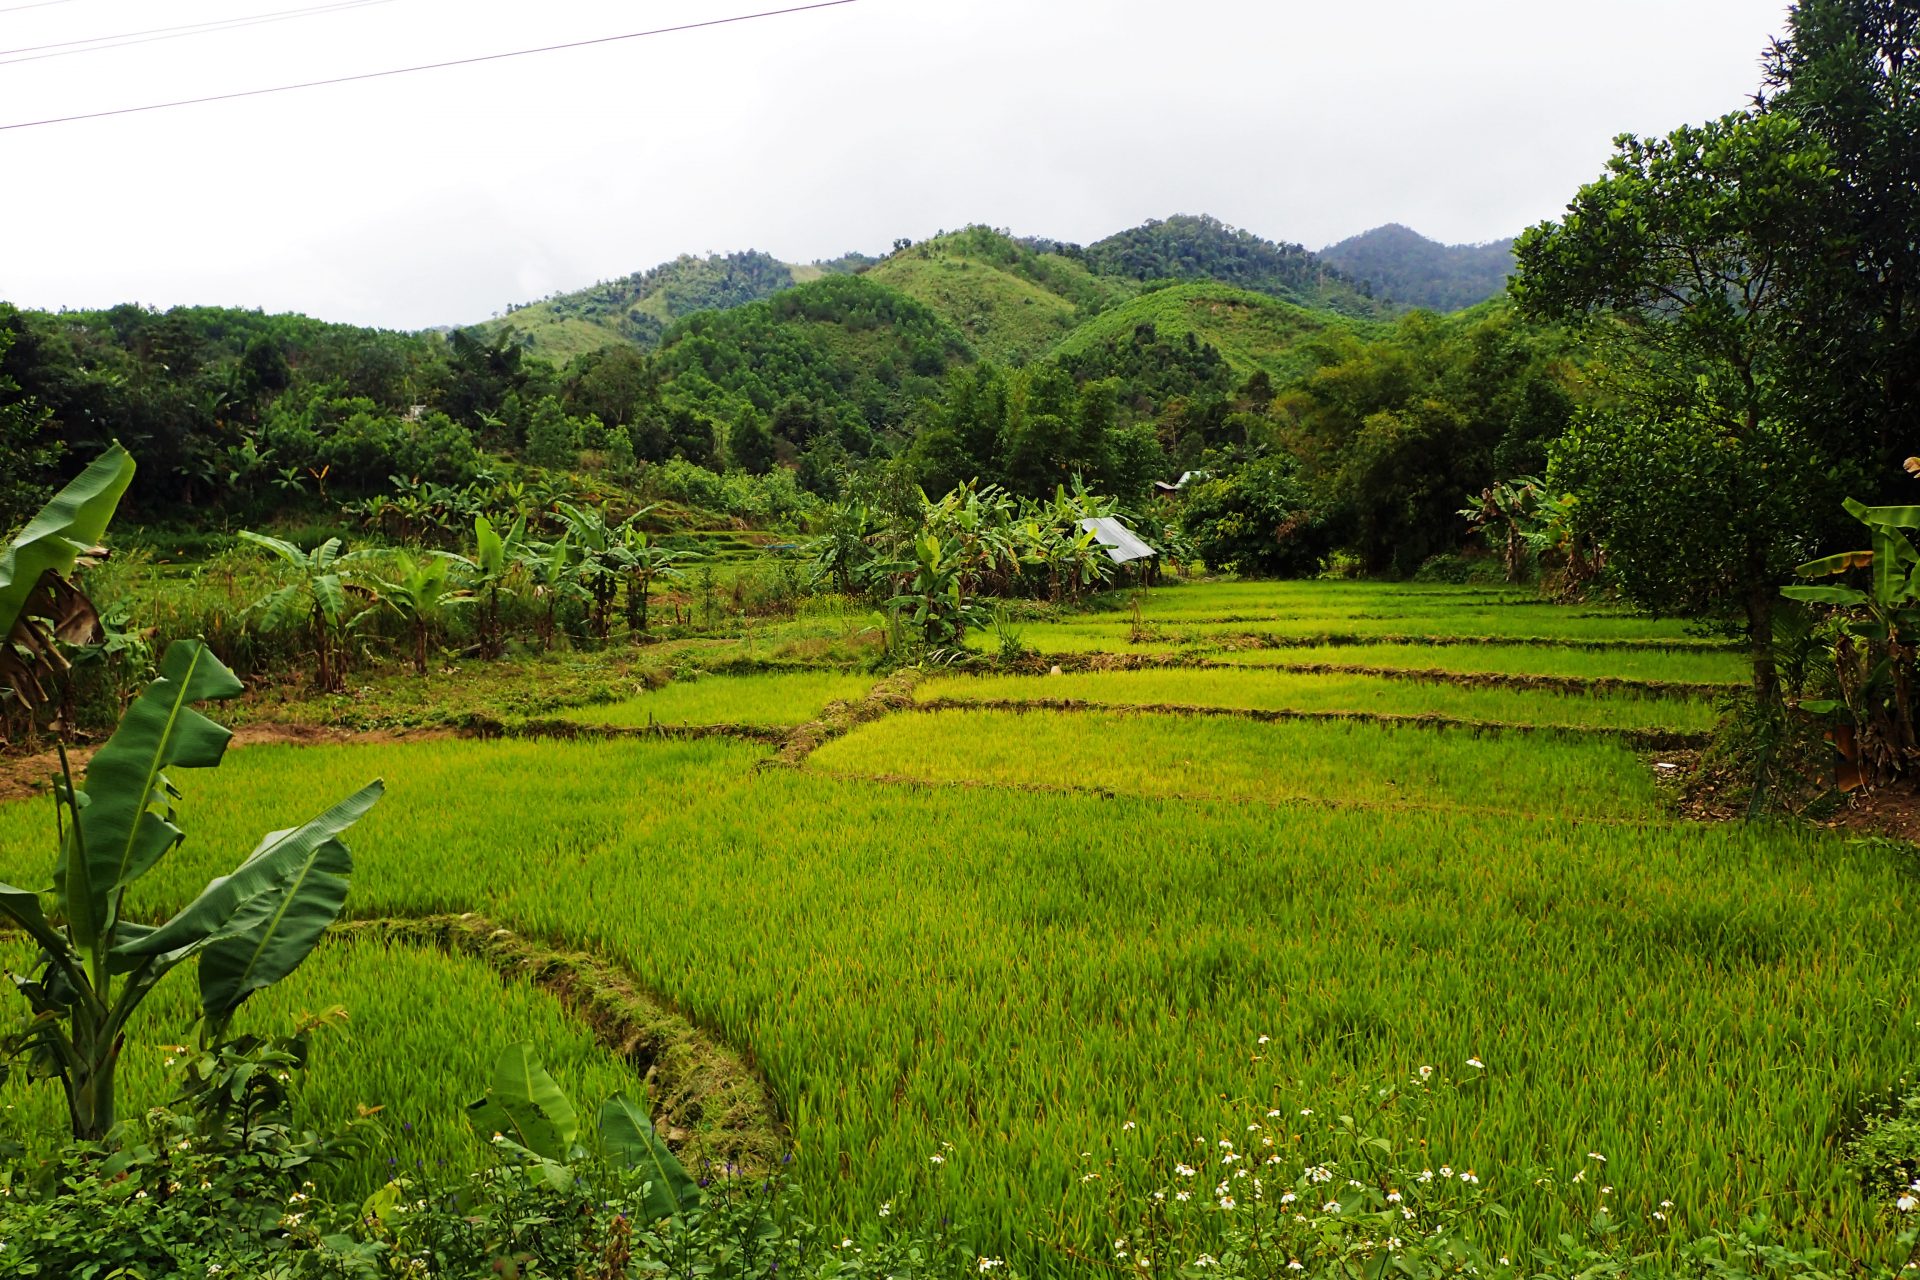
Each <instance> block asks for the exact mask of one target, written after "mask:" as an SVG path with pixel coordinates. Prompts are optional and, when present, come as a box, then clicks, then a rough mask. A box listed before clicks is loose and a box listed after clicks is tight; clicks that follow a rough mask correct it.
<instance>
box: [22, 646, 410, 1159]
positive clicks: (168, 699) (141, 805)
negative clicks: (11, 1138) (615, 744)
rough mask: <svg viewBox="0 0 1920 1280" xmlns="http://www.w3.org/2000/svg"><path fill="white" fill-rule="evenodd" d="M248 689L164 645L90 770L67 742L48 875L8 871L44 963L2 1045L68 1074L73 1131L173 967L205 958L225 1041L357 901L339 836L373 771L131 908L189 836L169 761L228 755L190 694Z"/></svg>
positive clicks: (209, 1034) (206, 1003)
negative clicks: (152, 903) (160, 915)
mask: <svg viewBox="0 0 1920 1280" xmlns="http://www.w3.org/2000/svg"><path fill="white" fill-rule="evenodd" d="M240 689H241V685H240V681H239V680H238V679H236V678H235V677H234V674H233V673H232V672H231V671H229V670H228V669H227V668H226V667H225V666H224V665H222V664H221V662H220V660H219V659H218V658H216V657H215V656H214V655H213V653H212V651H211V650H209V649H208V648H207V647H206V646H205V645H204V644H202V643H200V642H199V641H197V640H176V641H175V642H174V643H173V644H171V645H169V646H168V647H167V651H166V654H165V656H164V657H162V659H161V662H160V674H159V677H158V678H157V679H156V680H154V682H153V683H152V684H150V685H149V686H148V687H147V688H146V689H145V690H144V691H143V692H142V693H141V695H140V696H139V698H137V699H136V700H135V701H134V703H133V705H132V706H130V707H129V708H128V709H127V712H126V714H125V715H124V716H122V717H121V720H120V725H119V727H118V728H117V729H116V730H115V731H114V733H113V736H112V737H111V738H109V739H108V740H107V743H106V745H104V746H103V747H101V748H100V750H99V751H98V752H96V753H95V754H94V756H93V759H92V760H91V761H90V762H89V763H88V765H87V769H86V775H85V778H84V780H83V781H81V782H79V783H76V782H75V780H74V776H73V773H72V770H71V767H70V766H69V765H68V764H67V761H66V753H65V750H64V748H63V749H62V751H61V753H60V756H61V772H60V775H59V777H58V779H57V780H56V786H55V796H56V800H57V805H58V807H57V810H56V812H57V813H58V815H59V841H60V851H59V856H58V858H57V860H56V863H55V866H54V868H53V875H52V888H51V889H50V890H49V891H46V892H42V891H38V890H34V889H25V888H17V887H15V886H13V885H8V884H0V914H4V915H5V916H6V917H7V918H8V919H9V920H11V921H12V923H13V924H14V925H15V926H17V927H18V928H19V929H20V930H21V931H22V932H24V933H25V934H26V935H27V936H28V937H29V938H31V939H32V940H33V941H34V942H36V943H38V944H39V947H40V958H39V965H38V969H39V974H38V976H37V977H34V978H22V977H16V978H15V979H14V985H15V987H16V988H17V989H18V990H19V992H20V994H21V995H22V996H23V997H25V999H26V1000H27V1003H28V1005H29V1007H30V1011H31V1012H30V1015H29V1017H28V1018H27V1019H26V1021H25V1022H24V1024H22V1025H21V1026H19V1027H18V1028H17V1029H15V1030H14V1031H13V1032H12V1033H11V1034H9V1035H7V1036H5V1037H4V1038H3V1039H0V1051H4V1052H5V1053H6V1056H7V1057H8V1058H9V1059H12V1060H17V1059H19V1058H22V1057H24V1058H25V1059H26V1064H27V1070H28V1071H29V1072H30V1073H31V1074H32V1075H33V1076H35V1077H42V1078H53V1079H57V1080H59V1082H60V1085H61V1088H62V1090H63V1091H64V1093H65V1095H66V1100H67V1109H68V1116H69V1119H70V1121H71V1123H72V1128H73V1135H74V1137H76V1138H80V1139H88V1140H99V1139H103V1138H105V1137H106V1136H107V1135H108V1133H109V1132H110V1131H111V1130H112V1128H113V1125H114V1119H115V1113H114V1083H115V1077H116V1073H117V1069H118V1066H119V1062H120V1054H121V1051H122V1049H123V1048H124V1047H125V1044H126V1038H127V1028H128V1025H129V1024H130V1022H131V1021H132V1019H133V1017H134V1015H135V1014H136V1013H137V1012H138V1011H139V1009H140V1006H141V1004H142V1002H143V1001H145V999H146V998H147V996H148V995H150V994H151V993H152V991H153V989H154V988H155V986H157V985H158V984H159V982H160V980H161V979H162V978H164V977H165V976H166V975H167V974H168V973H169V972H171V971H172V970H173V969H175V968H177V967H179V966H180V965H182V964H184V963H186V962H187V961H188V960H195V959H197V961H198V964H197V968H198V971H199V980H200V1004H201V1016H202V1020H203V1037H204V1039H205V1040H206V1041H207V1042H208V1043H217V1042H218V1041H219V1040H220V1039H221V1038H222V1037H223V1036H224V1035H225V1032H226V1029H227V1026H228V1024H229V1023H230V1022H231V1021H232V1018H233V1015H234V1013H235V1012H236V1011H237V1010H238V1009H239V1008H240V1006H241V1004H242V1003H244V1002H245V1000H246V999H247V997H248V996H250V995H252V994H253V993H254V992H255V991H258V990H260V989H262V988H264V987H268V986H271V985H273V984H274V983H275V982H278V981H279V980H280V979H281V978H284V977H285V976H286V975H287V974H289V973H291V972H292V971H293V970H294V969H295V968H297V967H298V966H299V965H300V963H301V962H302V961H303V960H305V959H306V957H307V955H308V954H309V953H310V952H311V951H312V950H313V948H314V945H315V944H316V943H317V942H318V941H319V939H320V935H321V934H322V933H324V932H325V931H326V929H327V926H328V925H330V924H332V923H333V921H334V919H335V918H336V917H338V915H339V913H340V908H341V906H342V904H343V903H344V902H345V900H346V893H347V884H348V880H349V878H350V877H351V875H352V871H353V862H352V858H351V856H350V854H349V853H348V851H347V847H346V845H344V844H343V843H341V841H340V836H341V834H342V833H343V832H345V831H346V830H347V828H348V827H350V826H352V825H353V823H354V822H355V821H357V820H358V819H359V818H360V817H361V816H362V815H364V814H365V813H366V812H367V810H368V809H370V808H372V807H373V804H374V802H375V801H376V800H378V799H379V798H380V794H381V784H380V782H379V781H377V780H376V781H374V782H371V783H369V784H367V785H366V786H364V787H362V788H361V789H360V790H359V791H356V792H355V793H354V794H353V795H351V796H349V797H347V798H346V799H345V800H342V801H340V802H339V803H338V804H336V805H334V806H333V807H332V808H330V809H328V810H326V811H325V812H324V813H321V814H320V815H319V816H317V817H315V818H313V819H311V820H310V821H308V822H306V823H304V824H303V825H301V826H299V827H294V828H291V829H289V830H285V831H275V832H270V833H269V834H268V835H267V836H266V837H265V838H264V839H262V840H261V842H260V843H259V845H258V846H256V847H255V848H254V850H253V852H252V853H250V854H248V855H247V857H246V858H245V859H243V860H242V861H241V862H240V863H239V864H238V865H237V866H236V867H235V868H234V869H233V871H231V872H230V873H228V874H227V875H224V876H221V877H219V878H217V879H215V880H213V881H211V882H210V883H209V884H208V885H207V887H206V888H205V889H203V890H202V891H201V892H200V895H199V896H198V897H196V898H195V899H194V900H193V901H191V902H190V903H188V904H187V905H186V906H185V907H183V908H182V909H181V910H180V911H179V912H177V913H175V915H174V916H173V917H172V918H171V919H169V920H167V921H165V922H164V923H162V924H160V925H158V926H154V925H149V924H143V923H139V922H137V921H135V920H132V919H129V918H127V916H126V913H125V910H124V907H125V900H126V895H127V891H128V890H129V889H131V888H132V887H133V886H134V884H135V883H137V882H138V881H139V880H140V879H141V877H143V876H145V875H146V874H147V873H149V872H150V871H152V870H153V869H154V867H155V866H157V865H158V864H159V863H160V862H161V860H162V859H164V858H165V857H166V856H167V855H168V854H169V853H171V852H173V851H174V850H175V849H177V848H179V846H180V843H181V841H182V840H183V839H184V838H185V834H184V833H183V832H182V831H181V829H180V827H179V825H178V824H177V822H176V818H177V816H178V815H177V814H176V812H175V810H174V801H175V799H176V798H177V797H178V795H179V792H178V790H177V789H176V788H175V786H174V784H173V783H172V782H171V781H170V780H169V779H168V777H167V773H166V771H167V770H168V769H169V768H173V767H175V766H178V767H181V768H212V767H214V766H216V765H218V764H219V763H220V760H221V757H222V756H223V755H224V753H225V751H226V747H227V743H228V740H229V739H230V738H231V737H232V736H233V735H232V733H231V732H230V731H229V730H227V729H225V728H223V727H222V726H220V725H218V724H216V723H214V722H213V721H212V720H210V719H208V718H207V717H206V716H204V715H202V714H201V713H200V712H199V711H197V710H195V709H194V704H195V703H198V702H204V701H207V700H209V699H216V698H227V697H232V696H233V695H234V694H236V693H239V692H240Z"/></svg>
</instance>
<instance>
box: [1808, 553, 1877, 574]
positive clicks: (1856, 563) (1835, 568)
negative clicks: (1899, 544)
mask: <svg viewBox="0 0 1920 1280" xmlns="http://www.w3.org/2000/svg"><path fill="white" fill-rule="evenodd" d="M1872 565H1873V552H1871V551H1841V552H1838V553H1836V554H1834V555H1830V556H1821V557H1820V558H1819V559H1818V560H1809V561H1807V562H1806V563H1805V564H1803V565H1800V566H1798V567H1796V568H1795V569H1794V572H1795V573H1797V574H1799V575H1800V576H1801V577H1803V578H1821V577H1826V576H1829V575H1831V574H1836V573H1845V572H1846V571H1847V570H1849V569H1866V568H1870V567H1871V566H1872Z"/></svg>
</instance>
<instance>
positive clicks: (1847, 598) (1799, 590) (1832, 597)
mask: <svg viewBox="0 0 1920 1280" xmlns="http://www.w3.org/2000/svg"><path fill="white" fill-rule="evenodd" d="M1780 594H1781V595H1783V596H1785V597H1786V598H1787V599H1789V600H1804V601H1806V602H1807V603H1808V604H1840V605H1852V604H1865V603H1866V602H1867V593H1866V592H1864V591H1855V590H1854V589H1853V588H1852V587H1782V588H1780Z"/></svg>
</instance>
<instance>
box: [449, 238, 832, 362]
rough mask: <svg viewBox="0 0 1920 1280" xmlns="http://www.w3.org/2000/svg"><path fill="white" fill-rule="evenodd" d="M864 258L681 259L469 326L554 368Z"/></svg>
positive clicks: (656, 336) (651, 339)
mask: <svg viewBox="0 0 1920 1280" xmlns="http://www.w3.org/2000/svg"><path fill="white" fill-rule="evenodd" d="M864 261H866V260H865V259H864V257H863V255H859V254H849V255H847V256H846V257H844V258H836V259H833V260H831V261H828V262H816V263H810V264H806V265H799V264H795V263H790V262H782V261H780V260H779V259H778V258H775V257H774V256H773V255H772V254H768V253H762V252H760V251H759V250H757V249H748V250H745V251H743V252H740V253H727V254H712V255H710V256H708V257H704V258H700V257H694V256H693V255H691V254H681V255H680V256H679V257H678V258H675V259H674V260H673V261H671V262H663V263H661V264H660V265H659V266H657V267H653V268H651V269H649V270H647V271H639V272H635V273H634V274H632V275H629V276H622V277H620V278H619V279H617V280H607V281H602V282H600V283H598V284H594V285H592V286H590V287H588V288H585V289H576V290H574V291H572V292H569V293H556V294H554V295H553V296H552V297H549V298H543V299H542V300H540V301H539V302H535V303H530V304H528V305H527V306H524V307H515V308H513V309H511V310H509V311H508V312H507V313H506V314H505V315H504V316H501V317H500V318H498V319H496V320H490V321H487V322H485V323H484V324H481V325H477V326H475V327H476V328H480V329H482V330H485V331H486V332H487V333H488V334H489V335H490V336H495V335H498V334H502V333H505V332H508V331H512V332H514V333H517V334H519V335H520V340H521V343H522V345H523V346H525V347H526V348H527V349H528V350H529V351H531V352H533V353H534V354H535V355H539V356H544V357H546V358H547V359H550V360H554V361H556V362H558V363H564V362H566V361H567V360H569V359H572V358H573V357H574V356H578V355H584V354H586V353H587V352H589V351H597V350H599V349H600V348H601V347H606V346H613V345H620V344H626V345H631V346H636V347H640V348H642V349H643V350H651V349H653V348H654V347H657V346H659V345H660V341H661V339H662V338H663V337H664V336H665V335H666V331H667V328H668V326H669V325H671V324H672V323H673V322H674V321H675V320H678V319H680V318H681V317H682V316H688V315H692V314H694V313H695V312H699V311H720V310H725V309H727V308H729V307H738V306H743V305H745V304H746V303H749V302H757V301H759V300H760V299H762V298H767V297H771V296H772V295H773V294H775V293H778V292H780V291H781V290H782V289H791V288H793V287H794V286H795V285H796V284H800V283H804V282H806V281H809V280H817V279H819V278H821V277H822V276H825V275H830V274H839V273H844V272H846V271H850V270H853V269H854V266H853V265H848V264H849V263H852V264H860V263H863V262H864Z"/></svg>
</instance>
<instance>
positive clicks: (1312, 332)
mask: <svg viewBox="0 0 1920 1280" xmlns="http://www.w3.org/2000/svg"><path fill="white" fill-rule="evenodd" d="M1142 326H1146V327H1149V328H1151V329H1152V330H1153V331H1154V333H1155V334H1156V335H1157V336H1158V337H1159V339H1161V340H1162V341H1166V340H1176V341H1177V340H1183V339H1185V338H1186V337H1187V336H1188V335H1191V336H1192V337H1193V339H1194V341H1195V342H1197V343H1201V344H1206V345H1210V346H1212V347H1214V348H1215V349H1216V350H1218V351H1219V353H1220V355H1221V357H1222V358H1224V359H1225V361H1226V363H1227V365H1228V367H1229V368H1231V369H1232V370H1233V371H1234V373H1236V374H1237V375H1238V376H1239V377H1240V378H1241V379H1243V380H1244V379H1245V378H1247V377H1250V376H1251V375H1253V374H1254V373H1258V372H1265V373H1266V374H1267V375H1268V376H1269V377H1270V378H1272V379H1274V381H1276V382H1284V381H1287V380H1290V379H1292V378H1296V377H1300V376H1302V375H1303V374H1305V373H1307V372H1308V371H1309V369H1310V367H1311V361H1310V359H1309V358H1308V357H1307V355H1306V353H1305V351H1304V349H1303V347H1302V345H1301V344H1302V343H1304V342H1305V341H1306V340H1307V339H1310V338H1314V337H1318V336H1319V335H1321V334H1323V333H1325V332H1327V331H1328V330H1349V331H1362V330H1370V329H1373V328H1375V327H1376V326H1375V325H1373V324H1372V323H1370V322H1367V321H1356V320H1352V319H1349V318H1347V317H1343V316H1338V315H1335V314H1333V313H1331V312H1327V311H1317V310H1313V309H1311V308H1307V307H1301V306H1297V305H1295V304H1293V303H1291V302H1284V301H1282V300H1280V299H1278V298H1271V297H1268V296H1267V295H1265V294H1260V293H1254V292H1252V291H1250V290H1247V289H1236V288H1234V287H1232V286H1231V285H1223V284H1176V285H1168V286H1166V287H1164V288H1157V289H1153V290H1151V291H1150V292H1147V293H1144V294H1142V295H1141V296H1139V297H1137V298H1133V299H1130V300H1128V301H1127V302H1124V303H1122V304H1121V305H1119V306H1117V307H1114V308H1113V309H1112V310H1109V311H1105V312H1102V313H1101V314H1100V315H1098V316H1095V317H1094V318H1092V319H1091V320H1089V321H1087V322H1086V323H1085V324H1083V325H1081V326H1079V327H1078V328H1077V329H1075V330H1074V331H1073V333H1071V334H1070V335H1068V337H1067V338H1066V339H1065V340H1064V341H1062V342H1061V343H1060V344H1059V345H1058V346H1057V347H1055V348H1054V350H1053V352H1052V354H1053V356H1054V357H1055V358H1056V359H1059V360H1062V361H1065V362H1067V363H1070V364H1071V363H1076V362H1084V361H1086V360H1088V359H1089V358H1090V357H1092V356H1094V355H1095V354H1096V353H1099V352H1101V351H1102V350H1103V349H1117V348H1118V347H1120V346H1123V345H1125V344H1128V343H1131V342H1133V341H1134V335H1135V332H1136V331H1137V330H1139V329H1140V328H1141V327H1142Z"/></svg>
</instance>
